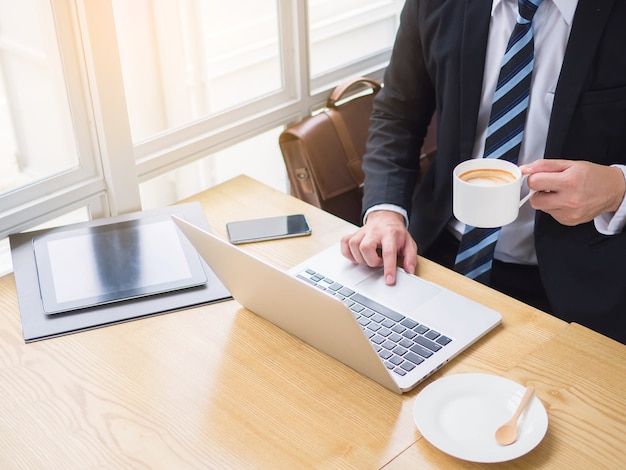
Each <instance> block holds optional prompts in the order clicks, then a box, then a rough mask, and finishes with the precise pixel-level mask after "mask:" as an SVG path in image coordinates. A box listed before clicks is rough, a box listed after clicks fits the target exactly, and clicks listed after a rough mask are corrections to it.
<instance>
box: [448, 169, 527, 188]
mask: <svg viewBox="0 0 626 470" xmlns="http://www.w3.org/2000/svg"><path fill="white" fill-rule="evenodd" d="M459 178H460V179H462V180H463V181H465V182H467V183H469V184H476V185H480V186H499V185H502V184H508V183H512V182H513V181H515V175H513V174H512V173H511V172H509V171H506V170H499V169H496V168H476V169H474V170H468V171H465V172H463V173H461V174H460V175H459Z"/></svg>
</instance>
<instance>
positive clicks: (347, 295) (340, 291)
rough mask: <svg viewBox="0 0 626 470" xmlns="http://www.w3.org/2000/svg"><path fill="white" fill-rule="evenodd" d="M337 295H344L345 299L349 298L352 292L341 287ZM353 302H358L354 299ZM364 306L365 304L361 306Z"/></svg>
mask: <svg viewBox="0 0 626 470" xmlns="http://www.w3.org/2000/svg"><path fill="white" fill-rule="evenodd" d="M339 293H340V294H341V295H345V296H346V297H350V296H351V295H352V294H354V291H353V290H350V289H348V288H347V287H342V288H341V289H339ZM354 300H355V301H357V302H359V300H358V299H354ZM359 303H360V304H362V303H363V302H359ZM363 305H365V304H363Z"/></svg>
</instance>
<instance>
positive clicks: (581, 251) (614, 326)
mask: <svg viewBox="0 0 626 470" xmlns="http://www.w3.org/2000/svg"><path fill="white" fill-rule="evenodd" d="M546 1H549V0H546ZM490 12H491V2H489V1H487V0H408V1H407V2H406V5H405V7H404V11H403V13H402V17H401V25H400V28H399V31H398V36H397V39H396V44H395V46H394V51H393V54H392V59H391V61H390V64H389V66H388V68H387V71H386V75H385V80H384V81H385V87H384V88H383V90H382V91H381V93H379V95H378V97H377V99H376V102H375V106H374V111H373V113H372V126H371V132H370V138H369V141H368V147H367V154H366V156H365V158H364V165H363V168H364V171H365V173H366V180H365V195H364V201H363V202H364V204H363V207H364V208H368V207H371V206H373V205H375V204H380V203H392V204H397V205H400V206H402V207H404V208H406V209H407V210H408V212H409V215H410V226H409V230H410V232H411V234H412V235H413V237H414V238H415V240H416V241H417V243H418V246H419V247H420V250H421V251H422V252H423V251H425V250H427V249H428V247H429V246H430V245H431V244H432V242H433V241H434V240H435V239H436V238H437V236H438V235H439V234H440V232H441V231H442V230H443V229H444V227H445V226H446V223H447V222H448V221H449V220H450V218H451V216H452V179H451V175H452V170H453V168H454V166H455V165H456V164H458V163H459V162H460V161H462V160H466V159H469V158H471V153H472V148H473V145H474V138H475V132H476V120H477V114H478V107H479V100H480V93H481V89H482V76H483V68H484V63H485V51H486V44H487V38H488V29H489V20H490ZM435 111H436V112H437V114H436V115H437V125H438V142H437V144H438V151H437V156H436V158H435V161H434V163H433V164H432V165H431V168H430V170H429V171H428V172H427V173H426V175H424V178H423V180H422V182H421V184H420V185H419V187H418V189H417V191H414V186H415V181H416V179H417V177H418V173H419V165H418V158H417V156H418V154H419V148H420V146H421V144H422V140H423V137H424V134H425V132H426V128H427V125H428V123H429V121H430V119H431V117H432V116H433V113H434V112H435ZM545 158H565V159H571V160H576V159H580V160H589V161H593V162H597V163H602V164H606V165H610V164H614V163H622V164H626V1H622V0H579V3H578V9H577V11H576V14H575V17H574V22H573V26H572V31H571V35H570V39H569V43H568V46H567V50H566V54H565V59H564V63H563V67H562V71H561V75H560V79H559V83H558V86H557V90H556V94H555V98H554V106H553V111H552V116H551V121H550V128H549V132H548V140H547V145H546V150H545ZM535 242H536V249H537V258H538V262H539V269H540V272H541V276H542V279H543V282H544V285H545V288H546V290H547V293H548V297H549V300H550V302H551V304H552V307H553V310H554V314H555V315H557V316H559V317H560V318H563V319H565V320H567V321H575V322H578V323H582V324H584V325H586V326H588V327H590V328H593V329H595V330H597V331H600V332H602V333H604V334H606V335H608V336H612V337H613V338H616V339H618V340H619V341H621V342H623V343H626V233H621V234H617V235H613V236H604V235H601V234H600V233H598V232H597V231H596V230H595V227H594V225H593V222H590V223H586V224H581V225H578V226H576V227H566V226H563V225H561V224H559V223H558V222H557V221H556V220H554V219H553V218H552V217H551V216H549V215H548V214H546V213H543V212H538V213H537V216H536V223H535Z"/></svg>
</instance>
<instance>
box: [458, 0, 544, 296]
mask: <svg viewBox="0 0 626 470" xmlns="http://www.w3.org/2000/svg"><path fill="white" fill-rule="evenodd" d="M541 2H542V0H518V4H519V14H518V17H517V22H516V24H515V27H514V28H513V32H512V33H511V37H510V39H509V43H508V45H507V47H506V52H505V54H504V58H503V60H502V67H501V69H500V75H499V77H498V83H497V85H496V91H495V94H494V97H493V105H492V108H491V115H490V117H489V125H488V127H487V139H486V141H485V153H484V158H502V159H504V160H509V161H511V162H513V163H517V157H518V155H519V150H520V147H521V145H522V137H523V136H524V123H525V121H526V109H527V108H528V101H529V95H530V79H531V75H532V71H533V63H534V41H533V26H532V19H533V16H534V15H535V12H536V11H537V8H538V7H539V4H540V3H541ZM499 233H500V227H496V228H487V229H485V228H476V227H472V226H469V225H468V226H466V227H465V232H464V233H463V236H462V238H461V243H460V245H459V251H458V254H457V257H456V260H455V265H454V269H455V271H457V272H460V273H461V274H464V275H465V276H467V277H469V278H472V279H475V280H477V281H479V282H482V283H483V284H489V275H490V272H491V265H492V263H493V252H494V249H495V246H496V242H497V241H498V235H499Z"/></svg>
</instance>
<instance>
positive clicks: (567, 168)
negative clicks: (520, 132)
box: [520, 159, 626, 226]
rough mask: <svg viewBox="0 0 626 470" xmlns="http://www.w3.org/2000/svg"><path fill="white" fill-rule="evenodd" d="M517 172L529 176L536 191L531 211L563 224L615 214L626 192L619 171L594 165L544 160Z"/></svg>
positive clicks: (583, 162) (622, 177)
mask: <svg viewBox="0 0 626 470" xmlns="http://www.w3.org/2000/svg"><path fill="white" fill-rule="evenodd" d="M520 169H521V170H522V174H527V175H529V177H528V187H529V188H531V189H533V190H535V191H537V192H536V193H535V194H534V195H533V196H532V197H531V198H530V203H531V205H532V206H533V208H535V209H537V210H541V211H543V212H547V213H548V214H550V215H551V216H552V217H554V218H555V219H556V220H557V221H558V222H559V223H561V224H563V225H570V226H572V225H578V224H581V223H585V222H589V221H591V220H593V219H594V218H595V217H597V216H599V215H600V214H604V213H609V212H615V211H616V210H617V209H618V208H619V206H620V204H621V203H622V200H623V199H624V194H625V191H626V182H625V181H624V174H623V173H622V171H621V170H620V169H619V168H615V167H610V166H605V165H600V164H597V163H591V162H586V161H573V160H551V159H547V160H537V161H536V162H533V163H531V164H528V165H522V166H520Z"/></svg>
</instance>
